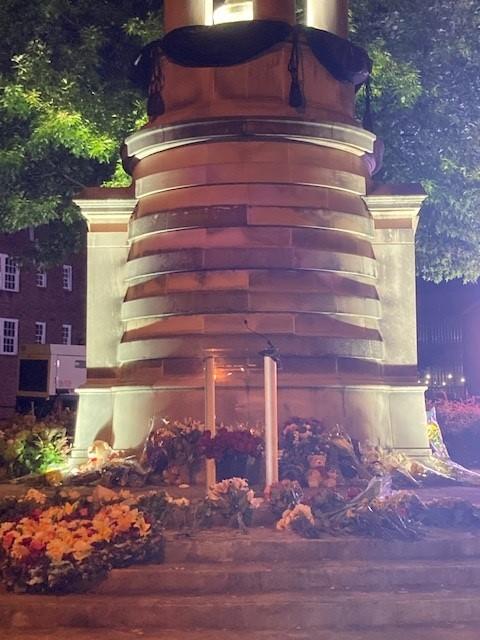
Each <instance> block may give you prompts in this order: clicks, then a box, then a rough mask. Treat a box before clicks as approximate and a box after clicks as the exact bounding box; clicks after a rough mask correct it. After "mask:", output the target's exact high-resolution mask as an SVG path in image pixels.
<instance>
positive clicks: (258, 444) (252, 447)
mask: <svg viewBox="0 0 480 640" xmlns="http://www.w3.org/2000/svg"><path fill="white" fill-rule="evenodd" d="M200 447H201V450H202V451H203V453H204V455H205V457H207V458H210V459H214V460H215V462H216V467H217V478H218V479H219V480H224V479H227V478H232V477H242V478H244V477H247V476H249V475H250V471H249V469H250V468H251V467H252V466H253V464H254V463H255V460H259V459H260V458H261V456H262V453H263V439H262V438H261V437H260V436H259V435H257V434H256V433H255V432H254V431H253V430H252V429H248V428H247V427H244V426H243V425H239V426H238V427H236V428H232V427H221V428H220V429H219V430H218V431H217V433H216V435H215V436H213V437H212V434H211V432H210V431H205V433H204V434H203V437H202V439H201V441H200ZM250 479H252V478H251V477H250Z"/></svg>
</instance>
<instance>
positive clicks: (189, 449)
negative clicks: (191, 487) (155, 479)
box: [142, 418, 204, 483]
mask: <svg viewBox="0 0 480 640" xmlns="http://www.w3.org/2000/svg"><path fill="white" fill-rule="evenodd" d="M203 434H204V425H203V424H202V423H201V422H199V421H196V420H193V419H192V418H187V419H185V420H184V421H183V422H172V423H171V422H169V421H168V420H166V419H162V421H161V424H160V425H159V426H155V425H152V428H151V430H150V433H149V436H148V438H147V441H146V443H145V449H144V453H143V457H142V460H143V462H144V464H145V465H146V466H147V467H148V468H150V469H151V470H152V471H153V472H154V473H163V472H164V471H166V470H167V469H168V468H170V469H171V470H172V468H175V469H176V470H178V475H180V470H181V469H182V468H183V469H185V470H186V472H187V475H188V481H189V482H190V483H192V481H193V478H194V476H195V473H196V472H197V471H198V469H199V466H200V462H201V460H202V457H203V452H202V447H201V444H200V443H201V439H202V437H203Z"/></svg>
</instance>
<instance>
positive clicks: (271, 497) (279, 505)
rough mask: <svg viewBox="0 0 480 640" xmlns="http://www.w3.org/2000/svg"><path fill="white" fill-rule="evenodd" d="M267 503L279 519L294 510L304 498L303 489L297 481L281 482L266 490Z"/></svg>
mask: <svg viewBox="0 0 480 640" xmlns="http://www.w3.org/2000/svg"><path fill="white" fill-rule="evenodd" d="M263 495H264V498H265V502H266V503H267V504H268V506H269V507H270V510H271V511H272V512H273V514H274V515H275V516H277V517H280V516H281V515H282V514H283V513H284V512H285V511H286V510H288V509H293V508H294V507H295V506H296V505H297V504H299V503H300V502H301V500H302V498H303V489H302V487H301V486H300V484H299V483H298V482H297V481H296V480H281V481H280V482H274V483H273V484H271V485H269V486H268V487H266V488H265V491H264V494H263Z"/></svg>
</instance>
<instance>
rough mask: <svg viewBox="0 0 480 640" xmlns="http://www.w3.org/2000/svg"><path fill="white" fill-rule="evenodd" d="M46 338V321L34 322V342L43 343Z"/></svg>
mask: <svg viewBox="0 0 480 640" xmlns="http://www.w3.org/2000/svg"><path fill="white" fill-rule="evenodd" d="M46 339H47V323H46V322H35V344H45V342H46Z"/></svg>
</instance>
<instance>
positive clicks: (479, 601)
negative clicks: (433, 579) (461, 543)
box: [0, 589, 480, 640]
mask: <svg viewBox="0 0 480 640" xmlns="http://www.w3.org/2000/svg"><path fill="white" fill-rule="evenodd" d="M0 620H1V624H2V628H3V629H4V630H7V633H9V632H10V631H11V630H15V631H19V630H20V629H22V628H23V630H28V629H49V628H58V627H82V628H89V629H92V628H94V629H97V630H98V631H97V633H96V635H102V633H103V632H102V631H101V629H103V628H107V629H111V628H112V627H114V626H115V627H117V628H120V629H132V628H137V629H138V628H143V629H150V630H153V629H155V630H162V629H163V630H166V629H177V630H178V631H180V630H192V629H203V630H218V631H220V630H227V629H228V630H229V631H247V630H249V631H253V632H257V631H279V632H282V633H285V632H290V631H305V632H308V631H313V630H318V629H328V630H345V629H352V628H359V629H373V628H377V629H378V628H381V627H388V626H393V627H396V626H397V627H400V626H403V625H425V626H426V625H431V626H438V627H442V626H444V625H448V624H458V623H459V622H460V621H461V622H462V623H463V624H466V625H470V626H474V623H475V624H478V625H479V626H478V628H479V629H480V590H479V589H469V590H462V591H454V592H453V591H435V592H428V591H427V592H423V591H416V592H410V593H399V592H397V593H380V592H376V593H371V592H335V591H326V592H322V593H301V594H300V593H290V592H284V593H266V594H264V593H261V594H248V595H242V596H238V595H237V596H235V595H233V596H232V595H230V594H219V595H208V596H183V597H179V596H163V597H158V596H137V597H131V596H100V595H96V594H95V595H78V596H71V597H68V598H65V597H44V596H15V595H10V594H7V595H2V596H0ZM69 637H70V636H69ZM210 637H211V636H210ZM432 640H433V637H432ZM435 640H437V638H435Z"/></svg>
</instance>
